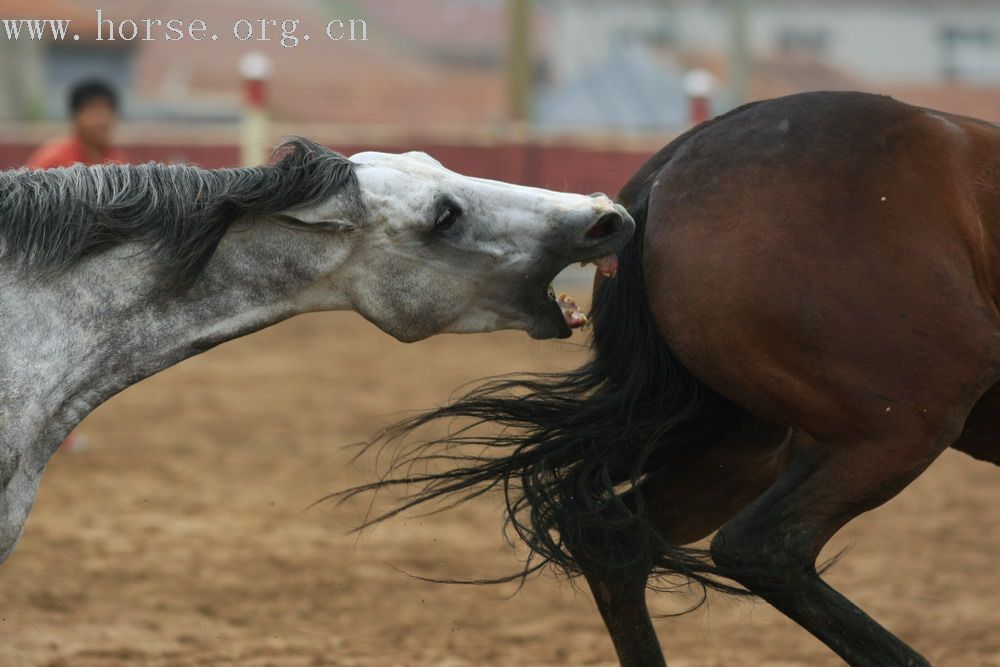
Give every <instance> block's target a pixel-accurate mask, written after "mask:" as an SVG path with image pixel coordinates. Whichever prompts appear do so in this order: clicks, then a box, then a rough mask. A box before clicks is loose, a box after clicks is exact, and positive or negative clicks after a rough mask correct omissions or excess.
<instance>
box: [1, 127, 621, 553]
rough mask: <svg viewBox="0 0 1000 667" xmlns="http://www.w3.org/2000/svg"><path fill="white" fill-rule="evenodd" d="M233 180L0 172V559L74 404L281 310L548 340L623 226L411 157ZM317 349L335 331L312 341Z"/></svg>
mask: <svg viewBox="0 0 1000 667" xmlns="http://www.w3.org/2000/svg"><path fill="white" fill-rule="evenodd" d="M279 157H280V159H279V160H278V161H277V162H276V163H274V164H272V165H269V166H263V167H258V168H252V169H223V170H203V169H198V168H196V167H190V166H165V165H159V164H147V165H142V166H122V165H109V166H100V167H83V166H76V167H72V168H69V169H56V170H49V171H26V170H19V171H11V172H0V563H2V562H3V561H4V560H6V558H7V557H8V556H9V555H10V553H11V551H12V549H13V548H14V545H15V543H16V542H17V540H18V538H19V536H20V534H21V530H22V528H23V525H24V522H25V520H26V518H27V516H28V513H29V511H30V509H31V506H32V503H33V502H34V498H35V494H36V491H37V488H38V482H39V478H40V476H41V474H42V472H43V470H44V468H45V465H46V464H47V462H48V461H49V458H50V457H51V456H52V454H53V453H54V452H55V450H56V449H57V448H58V446H59V443H60V442H61V441H62V440H63V439H64V438H65V437H66V436H67V434H68V433H69V432H70V431H71V430H72V429H73V428H74V427H75V426H76V425H77V424H78V423H79V422H80V421H81V420H82V419H83V418H84V417H85V416H86V415H87V414H89V413H90V412H91V411H92V410H93V409H94V408H96V407H97V406H98V405H100V404H101V403H102V402H104V401H106V400H107V399H108V398H110V397H111V396H113V395H114V394H116V393H118V392H119V391H121V390H122V389H124V388H126V387H128V386H129V385H132V384H134V383H136V382H138V381H140V380H142V379H143V378H146V377H148V376H150V375H152V374H153V373H156V372H158V371H160V370H162V369H164V368H166V367H168V366H171V365H173V364H176V363H178V362H180V361H181V360H183V359H186V358H188V357H190V356H193V355H195V354H198V353H200V352H203V351H205V350H207V349H209V348H211V347H213V346H215V345H218V344H219V343H222V342H224V341H227V340H231V339H233V338H236V337H238V336H242V335H245V334H248V333H251V332H253V331H257V330H259V329H262V328H264V327H267V326H270V325H272V324H275V323H277V322H279V321H281V320H284V319H287V318H289V317H292V316H294V315H297V314H300V313H305V312H311V311H320V310H356V311H357V312H359V313H361V315H363V316H364V317H366V318H367V319H368V320H370V321H371V322H373V323H374V324H375V325H376V326H378V327H379V328H380V329H382V330H383V331H385V332H387V333H389V334H390V335H392V336H394V337H396V338H398V339H399V340H402V341H415V340H419V339H422V338H425V337H427V336H430V335H433V334H437V333H443V332H452V333H471V332H483V331H493V330H498V329H522V330H525V331H527V332H528V333H529V334H530V335H532V336H533V337H536V338H549V337H564V336H568V335H569V334H570V326H569V325H570V324H572V325H578V324H580V323H581V320H580V318H579V316H578V314H576V313H572V312H569V313H566V314H564V313H563V312H562V310H561V308H560V305H559V303H557V302H556V300H555V299H554V298H553V297H552V295H551V288H550V287H549V284H550V282H551V280H552V279H553V278H554V277H555V275H556V274H557V273H558V272H559V271H560V270H562V269H563V268H564V267H566V266H567V265H569V264H571V263H573V262H577V261H587V260H596V261H597V263H598V265H599V266H600V267H601V268H602V270H603V271H605V272H610V271H612V270H613V269H614V266H615V262H614V260H613V253H615V252H616V251H617V250H618V249H619V248H621V247H622V246H623V245H624V244H625V242H626V241H627V240H628V238H629V237H630V236H631V234H632V231H633V230H634V223H633V222H632V220H631V219H630V218H629V217H628V214H627V213H625V212H624V210H623V209H622V208H621V207H619V206H616V205H615V204H614V203H613V202H611V201H610V200H609V199H608V198H607V197H605V196H602V195H598V196H589V197H588V196H582V195H572V194H563V193H556V192H550V191H547V190H540V189H536V188H528V187H519V186H514V185H509V184H506V183H499V182H495V181H488V180H483V179H477V178H469V177H466V176H462V175H460V174H456V173H454V172H451V171H448V170H447V169H445V168H444V167H442V166H441V164H440V163H438V162H436V161H435V160H433V159H432V158H430V157H429V156H427V155H424V154H421V153H408V154H405V155H388V154H382V153H362V154H359V155H355V156H354V157H352V158H351V159H350V160H348V159H347V158H344V157H343V156H341V155H338V154H336V153H334V152H332V151H330V150H328V149H325V148H323V147H320V146H318V145H316V144H313V143H311V142H308V141H306V140H302V139H296V140H293V141H291V142H289V143H287V144H286V145H285V146H284V147H283V148H282V149H281V150H280V152H279ZM331 335H336V332H331Z"/></svg>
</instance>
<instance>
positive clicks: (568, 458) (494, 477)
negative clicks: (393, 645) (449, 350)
mask: <svg viewBox="0 0 1000 667" xmlns="http://www.w3.org/2000/svg"><path fill="white" fill-rule="evenodd" d="M683 139H684V137H682V138H681V139H680V140H678V141H675V142H673V143H672V144H671V145H670V146H668V147H667V148H666V149H664V150H663V151H661V153H660V154H658V155H657V156H656V157H654V158H653V159H652V160H651V161H650V163H647V166H646V167H644V168H643V169H641V170H640V171H639V172H638V173H637V174H636V176H635V177H634V178H633V179H632V181H631V182H630V183H629V185H627V186H626V187H625V189H624V190H623V191H622V193H621V195H620V200H621V201H622V203H623V204H624V205H625V206H626V208H628V210H629V213H630V214H631V215H632V217H633V218H634V219H635V222H636V233H635V235H634V237H633V238H632V240H631V241H630V242H629V244H628V245H627V246H626V247H625V248H624V249H623V250H622V252H621V253H620V269H619V273H618V276H617V278H615V279H603V280H601V281H600V283H599V284H598V286H597V287H596V289H595V294H594V302H593V309H592V313H591V317H592V321H593V338H592V341H591V346H592V349H593V352H594V356H593V359H592V360H591V361H589V362H588V363H586V364H585V365H584V366H582V367H581V368H578V369H576V370H573V371H569V372H565V373H542V374H529V375H523V376H521V375H518V376H504V377H501V378H496V379H493V380H489V381H486V382H485V383H484V384H481V385H479V386H478V387H476V388H474V389H472V390H471V391H470V392H469V393H467V394H466V395H465V396H463V397H461V398H460V399H458V400H457V401H455V402H453V403H451V404H449V405H446V406H445V407H441V408H438V409H436V410H432V411H430V412H428V413H425V414H420V415H417V416H415V417H412V418H410V419H407V420H405V421H403V422H401V423H399V424H397V425H395V426H393V427H391V428H390V429H388V430H386V431H384V432H383V433H382V434H381V435H380V436H379V437H378V438H376V439H375V440H374V441H373V442H371V443H369V445H368V446H369V447H370V446H374V445H383V446H384V445H387V444H398V443H399V442H401V441H403V440H404V439H405V438H406V437H407V436H408V435H410V434H411V433H412V432H414V431H415V430H417V429H421V428H422V427H425V426H427V425H429V424H431V423H433V422H438V421H440V420H449V421H450V420H454V419H463V420H471V421H466V422H464V425H463V426H461V427H460V428H458V429H457V430H454V431H452V432H451V433H450V434H449V435H447V436H445V437H443V438H441V439H439V440H434V441H424V442H418V443H416V444H411V445H406V446H403V447H402V448H401V449H399V450H397V453H396V456H395V457H394V463H393V464H392V466H391V467H390V470H388V471H387V472H386V473H385V476H384V477H383V478H382V479H380V480H379V481H377V482H374V483H371V484H367V485H364V486H360V487H356V488H353V489H349V490H347V491H344V492H342V493H340V494H337V495H338V496H339V497H340V498H349V497H353V496H356V495H358V494H362V493H367V492H374V491H377V490H380V489H383V488H387V487H396V486H406V487H409V488H411V489H412V488H415V489H416V491H413V492H410V494H409V495H407V496H405V498H404V499H403V500H402V501H401V502H400V503H399V504H398V505H397V506H396V507H395V508H394V509H392V510H391V511H389V512H387V513H384V514H381V515H378V516H375V517H373V518H369V519H368V520H366V522H365V523H364V524H363V525H362V526H361V528H362V529H363V528H364V527H367V526H369V525H372V524H374V523H378V522H381V521H384V520H385V519H388V518H390V517H392V516H395V515H396V514H399V513H400V512H403V511H405V510H408V509H411V508H413V507H416V506H422V505H424V504H426V503H439V504H440V503H444V506H445V507H450V506H452V505H454V504H458V503H461V502H464V501H466V500H469V499H471V498H474V497H477V496H479V495H482V494H484V493H486V492H488V491H491V490H496V489H499V490H501V491H502V493H503V495H504V498H505V500H506V521H507V526H508V527H509V528H510V529H512V531H513V533H514V534H516V536H517V537H519V538H520V539H521V540H523V541H524V543H525V544H527V546H528V547H529V549H530V555H529V557H528V559H527V561H526V563H525V566H524V570H523V571H522V572H521V573H519V574H517V575H513V576H511V577H505V578H500V579H495V580H489V581H509V580H512V579H518V578H523V577H525V576H527V575H528V574H531V573H533V572H535V571H537V570H539V569H541V568H542V567H544V566H546V565H552V566H554V567H556V568H557V569H558V570H561V571H562V572H564V573H565V574H567V575H569V576H574V575H577V574H580V573H581V572H582V569H583V568H585V569H586V570H587V571H588V572H592V573H596V572H601V571H603V572H604V573H608V574H612V575H613V574H614V573H615V572H616V571H623V570H630V571H635V569H636V568H647V570H646V571H647V572H652V573H654V574H657V575H666V576H667V578H668V579H672V578H673V576H675V575H680V577H679V578H680V579H681V581H682V582H689V581H694V582H696V583H698V584H701V585H702V586H704V587H706V588H712V589H715V590H720V591H723V592H726V593H744V592H745V591H744V590H743V589H741V588H739V587H737V586H735V585H734V584H731V583H728V582H727V581H723V580H721V579H720V578H719V576H718V573H717V570H716V568H715V566H714V564H713V563H712V561H711V558H710V557H709V554H708V552H707V550H705V549H698V548H692V547H681V546H675V545H670V544H667V543H666V542H665V541H664V540H663V539H662V538H661V537H660V536H659V534H658V533H657V531H656V530H655V529H654V528H653V527H652V525H651V523H650V522H649V520H648V513H647V508H646V505H645V502H644V500H643V497H642V493H641V489H642V484H643V479H644V478H646V477H647V476H648V475H649V474H650V473H651V472H654V471H656V470H657V469H658V468H662V467H663V466H664V465H668V463H669V459H671V458H674V459H676V458H677V457H678V455H679V454H681V455H682V454H683V452H684V451H685V450H687V451H697V450H698V449H700V448H704V447H705V446H706V445H707V444H710V443H713V442H715V441H716V440H717V439H718V438H719V437H721V435H722V433H723V432H724V431H725V430H727V429H728V428H730V427H731V425H732V424H733V421H734V420H735V419H736V418H737V417H738V413H739V410H738V408H736V407H735V406H734V405H732V404H731V403H729V402H728V401H726V400H725V399H723V398H722V397H720V396H719V395H717V394H716V393H715V392H713V391H712V390H711V389H709V388H708V387H707V386H706V385H704V384H703V383H701V382H700V381H699V380H697V379H696V378H695V377H694V376H693V375H691V373H690V372H688V371H687V370H686V369H685V368H684V367H683V366H682V365H681V363H680V362H679V361H678V359H677V358H676V357H675V356H674V354H673V353H672V352H671V350H670V349H669V347H668V346H667V344H666V342H665V341H664V339H663V337H662V336H661V334H660V331H659V329H658V327H657V325H656V322H655V321H654V319H653V314H652V311H651V310H650V306H649V295H648V294H647V290H646V283H645V279H644V275H643V267H642V257H643V235H644V234H643V232H644V230H645V227H646V222H647V220H646V218H647V209H648V204H649V196H650V190H651V188H652V182H653V181H654V180H655V176H656V173H657V172H659V171H660V167H662V166H663V165H664V164H665V163H666V162H667V161H669V159H670V157H671V155H672V154H673V152H674V150H675V148H676V146H679V145H680V144H681V143H682V140H683ZM489 425H498V426H500V430H499V434H497V433H496V430H497V429H495V428H494V429H492V430H488V432H485V433H484V432H482V429H480V428H479V427H482V426H489ZM469 452H476V453H471V454H470V453H469ZM429 463H432V464H438V467H437V468H435V467H433V466H426V464H429ZM442 463H443V464H444V467H445V469H444V470H443V471H440V472H438V471H436V470H437V469H438V468H439V467H440V465H439V464H442ZM427 470H430V471H427ZM651 581H652V580H651ZM660 581H662V578H661V579H660ZM474 583H485V582H483V581H477V582H474ZM662 586H663V584H660V587H662Z"/></svg>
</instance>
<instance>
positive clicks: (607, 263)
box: [594, 255, 618, 278]
mask: <svg viewBox="0 0 1000 667" xmlns="http://www.w3.org/2000/svg"><path fill="white" fill-rule="evenodd" d="M594 264H595V265H596V266H597V270H598V271H600V272H601V275H602V276H604V277H606V278H614V277H615V276H616V275H618V255H608V256H607V257H601V258H600V259H596V260H594Z"/></svg>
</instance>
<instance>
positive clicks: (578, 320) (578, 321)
mask: <svg viewBox="0 0 1000 667" xmlns="http://www.w3.org/2000/svg"><path fill="white" fill-rule="evenodd" d="M557 303H558V304H559V307H560V308H562V312H563V317H564V318H566V324H568V325H569V328H570V329H579V328H580V327H584V326H586V325H587V323H588V322H589V321H590V320H588V319H587V316H586V315H584V314H583V313H581V312H580V308H579V306H577V305H576V301H574V300H573V297H571V296H569V295H568V294H565V293H563V294H560V295H559V298H558V299H557Z"/></svg>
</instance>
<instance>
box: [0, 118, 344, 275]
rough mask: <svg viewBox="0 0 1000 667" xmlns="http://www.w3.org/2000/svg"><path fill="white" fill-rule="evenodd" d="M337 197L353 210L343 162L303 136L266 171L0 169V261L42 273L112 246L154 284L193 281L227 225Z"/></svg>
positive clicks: (103, 167) (137, 167)
mask: <svg viewBox="0 0 1000 667" xmlns="http://www.w3.org/2000/svg"><path fill="white" fill-rule="evenodd" d="M338 192H344V193H345V194H347V195H348V196H349V197H351V198H352V199H353V200H354V201H355V202H356V204H357V207H358V210H359V211H360V210H362V208H363V207H362V205H361V201H360V193H359V190H358V182H357V177H356V175H355V172H354V165H353V163H352V162H351V161H350V160H348V159H347V158H345V157H344V156H342V155H340V154H338V153H335V152H334V151H332V150H330V149H328V148H325V147H323V146H320V145H318V144H316V143H313V142H311V141H309V140H307V139H303V138H293V139H290V140H288V141H286V142H285V143H283V144H282V145H281V147H279V148H278V150H277V151H276V152H275V159H274V162H273V163H272V164H270V165H265V166H261V167H252V168H246V169H214V170H206V169H201V168H198V167H193V166H187V165H164V164H157V163H153V162H150V163H148V164H143V165H101V166H92V167H86V166H83V165H76V166H73V167H68V168H59V169H49V170H42V171H31V170H27V169H19V170H16V171H5V172H0V261H5V262H8V263H11V264H14V265H15V266H17V267H18V268H19V269H21V270H22V271H23V272H24V273H25V274H27V275H31V276H52V275H57V274H59V273H60V272H62V271H65V270H66V269H68V268H69V267H71V266H72V265H73V264H75V263H76V262H78V261H79V260H81V259H83V258H85V257H88V256H90V255H93V254H95V253H98V252H101V251H103V250H106V249H108V248H111V247H113V246H116V245H120V244H124V243H129V242H138V243H141V244H144V245H146V246H148V247H149V248H150V249H151V250H152V251H153V252H155V253H157V254H159V255H160V256H161V257H162V261H161V263H162V265H163V266H164V267H165V269H166V273H167V275H165V276H164V282H165V284H164V286H165V287H167V288H174V289H183V288H185V287H187V286H190V285H191V284H192V283H193V282H194V281H195V279H197V277H198V276H199V275H200V274H201V272H202V270H203V269H204V267H205V265H206V264H207V263H208V260H209V259H210V258H211V257H212V254H213V253H214V252H215V249H216V247H217V246H218V244H219V242H220V241H221V240H222V237H223V235H224V234H225V233H226V231H227V230H228V229H229V226H230V225H231V224H232V223H233V222H234V221H236V220H238V219H239V218H241V217H244V216H253V215H269V214H275V213H278V212H281V211H284V210H288V209H291V208H295V207H299V206H304V205H308V204H311V203H315V202H318V201H320V200H322V199H324V198H326V197H329V196H332V195H334V194H336V193H338Z"/></svg>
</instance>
